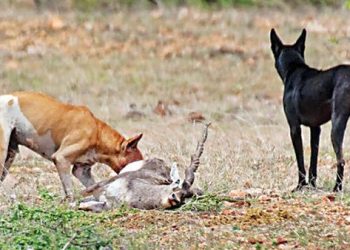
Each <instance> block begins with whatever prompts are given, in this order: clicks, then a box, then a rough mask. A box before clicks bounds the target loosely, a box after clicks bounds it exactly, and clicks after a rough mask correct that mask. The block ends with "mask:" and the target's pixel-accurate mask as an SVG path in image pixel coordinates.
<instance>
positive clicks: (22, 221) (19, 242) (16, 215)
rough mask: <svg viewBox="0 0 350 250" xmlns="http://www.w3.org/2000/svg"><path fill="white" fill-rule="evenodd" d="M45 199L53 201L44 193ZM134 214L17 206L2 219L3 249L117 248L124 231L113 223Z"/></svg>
mask: <svg viewBox="0 0 350 250" xmlns="http://www.w3.org/2000/svg"><path fill="white" fill-rule="evenodd" d="M44 199H46V200H50V201H51V200H52V199H53V197H52V196H50V195H49V194H48V193H47V192H44ZM129 212H132V210H128V209H126V208H120V209H118V210H114V211H112V212H109V213H101V214H93V213H86V212H83V211H77V210H72V209H69V208H67V207H66V206H64V205H59V204H55V203H54V202H51V203H49V205H45V204H40V205H37V206H29V205H26V204H23V203H18V204H16V205H14V206H12V207H11V208H9V209H8V210H7V211H6V212H5V213H4V214H2V216H1V218H0V249H4V250H5V249H29V248H31V249H62V248H63V247H64V246H65V245H66V244H69V248H68V249H99V248H100V247H104V246H111V245H116V244H117V245H118V242H116V240H118V238H120V237H121V236H123V235H124V232H123V230H121V229H120V228H118V227H117V226H116V225H113V220H114V219H116V218H117V217H120V216H124V215H126V214H127V213H129ZM112 225H113V226H112Z"/></svg>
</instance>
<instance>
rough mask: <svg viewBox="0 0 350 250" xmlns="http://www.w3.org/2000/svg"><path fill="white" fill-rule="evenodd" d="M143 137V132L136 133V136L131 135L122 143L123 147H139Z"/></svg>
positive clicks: (124, 148) (125, 148)
mask: <svg viewBox="0 0 350 250" xmlns="http://www.w3.org/2000/svg"><path fill="white" fill-rule="evenodd" d="M141 138H142V134H139V135H136V136H134V137H131V138H129V139H127V140H125V141H124V142H123V144H122V149H123V150H127V149H135V148H137V144H138V143H139V141H140V140H141Z"/></svg>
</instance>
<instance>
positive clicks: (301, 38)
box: [293, 29, 306, 57]
mask: <svg viewBox="0 0 350 250" xmlns="http://www.w3.org/2000/svg"><path fill="white" fill-rule="evenodd" d="M305 40H306V29H303V31H302V32H301V34H300V36H299V38H298V40H297V41H296V42H295V44H294V45H293V47H294V48H295V49H296V50H298V51H299V52H300V54H301V55H302V57H304V51H305Z"/></svg>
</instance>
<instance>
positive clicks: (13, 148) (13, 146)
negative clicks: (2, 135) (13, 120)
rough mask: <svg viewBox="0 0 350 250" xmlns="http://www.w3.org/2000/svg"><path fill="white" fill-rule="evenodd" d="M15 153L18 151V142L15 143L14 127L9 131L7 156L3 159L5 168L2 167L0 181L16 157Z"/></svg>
mask: <svg viewBox="0 0 350 250" xmlns="http://www.w3.org/2000/svg"><path fill="white" fill-rule="evenodd" d="M17 153H18V143H17V139H16V129H14V130H13V131H12V132H11V136H10V142H9V145H8V150H7V156H6V160H5V168H4V171H3V172H2V175H1V177H0V181H3V180H4V179H5V178H6V176H7V174H8V172H9V169H10V167H11V165H12V163H13V161H14V160H15V158H16V154H17Z"/></svg>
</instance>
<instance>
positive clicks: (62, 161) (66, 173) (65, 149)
mask: <svg viewBox="0 0 350 250" xmlns="http://www.w3.org/2000/svg"><path fill="white" fill-rule="evenodd" d="M83 151H85V144H84V143H76V144H71V145H67V143H64V144H62V145H61V147H60V148H59V149H58V151H56V153H54V154H53V155H52V160H53V162H54V163H55V165H56V168H57V171H58V174H59V176H60V179H61V182H62V186H63V190H64V193H65V195H66V198H67V199H69V200H72V199H73V192H72V178H71V170H70V169H71V163H72V162H74V160H75V159H76V158H77V157H79V155H80V154H81V153H82V152H83Z"/></svg>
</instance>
